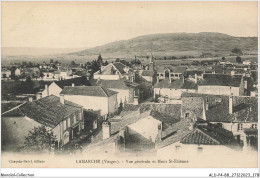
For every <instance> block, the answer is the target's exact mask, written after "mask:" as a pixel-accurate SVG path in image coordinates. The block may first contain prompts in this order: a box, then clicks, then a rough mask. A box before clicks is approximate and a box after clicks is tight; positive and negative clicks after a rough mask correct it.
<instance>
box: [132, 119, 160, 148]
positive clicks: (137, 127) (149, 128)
mask: <svg viewBox="0 0 260 178" xmlns="http://www.w3.org/2000/svg"><path fill="white" fill-rule="evenodd" d="M159 124H162V122H161V121H158V120H156V119H154V118H153V117H152V116H148V117H146V118H143V119H141V120H138V121H137V122H135V123H133V124H131V125H129V126H128V127H129V128H130V129H129V131H128V133H129V134H131V130H133V131H135V132H137V133H139V134H141V135H142V136H143V137H145V138H147V139H148V140H149V139H150V138H151V139H152V141H153V142H154V143H155V139H156V137H157V135H158V125H159ZM144 126H145V127H144Z"/></svg>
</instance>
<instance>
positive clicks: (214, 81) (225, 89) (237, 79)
mask: <svg viewBox="0 0 260 178" xmlns="http://www.w3.org/2000/svg"><path fill="white" fill-rule="evenodd" d="M243 78H244V77H243V76H242V75H227V74H204V75H203V80H200V81H199V83H198V93H204V94H217V95H234V96H241V95H244V90H245V89H246V88H247V83H246V81H244V79H243Z"/></svg>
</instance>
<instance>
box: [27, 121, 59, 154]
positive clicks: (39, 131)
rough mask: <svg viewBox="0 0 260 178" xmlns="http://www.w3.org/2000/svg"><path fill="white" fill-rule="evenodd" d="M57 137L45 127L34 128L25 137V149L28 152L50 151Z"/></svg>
mask: <svg viewBox="0 0 260 178" xmlns="http://www.w3.org/2000/svg"><path fill="white" fill-rule="evenodd" d="M55 140H56V136H54V134H53V132H52V131H49V130H47V129H46V127H45V126H39V127H34V129H33V130H32V131H29V133H28V135H27V136H26V137H25V142H24V145H25V149H26V150H27V151H40V152H42V151H49V150H50V149H51V146H52V144H53V143H54V142H55Z"/></svg>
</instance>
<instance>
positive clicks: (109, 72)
mask: <svg viewBox="0 0 260 178" xmlns="http://www.w3.org/2000/svg"><path fill="white" fill-rule="evenodd" d="M93 78H94V79H101V80H119V79H125V80H128V81H130V82H134V81H135V72H134V71H133V70H132V69H130V68H129V67H128V66H126V65H124V64H122V63H121V62H115V63H110V64H108V65H107V66H105V67H104V68H102V69H100V70H99V71H97V72H96V73H94V76H93Z"/></svg>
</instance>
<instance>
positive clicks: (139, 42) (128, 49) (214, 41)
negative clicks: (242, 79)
mask: <svg viewBox="0 0 260 178" xmlns="http://www.w3.org/2000/svg"><path fill="white" fill-rule="evenodd" d="M257 40H258V39H257V37H234V36H230V35H226V34H222V33H213V32H201V33H167V34H153V35H144V36H139V37H136V38H133V39H130V40H122V41H117V42H113V43H109V44H105V45H102V46H97V47H94V48H90V49H86V50H83V51H79V52H76V53H71V54H76V55H79V56H85V55H97V54H102V55H103V54H120V53H125V54H144V53H148V52H155V53H174V52H182V53H185V52H193V53H196V54H201V53H202V52H206V53H212V54H229V53H230V51H231V50H232V49H233V48H234V47H237V48H240V49H241V50H242V51H244V52H245V51H257ZM186 55H187V54H186Z"/></svg>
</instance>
